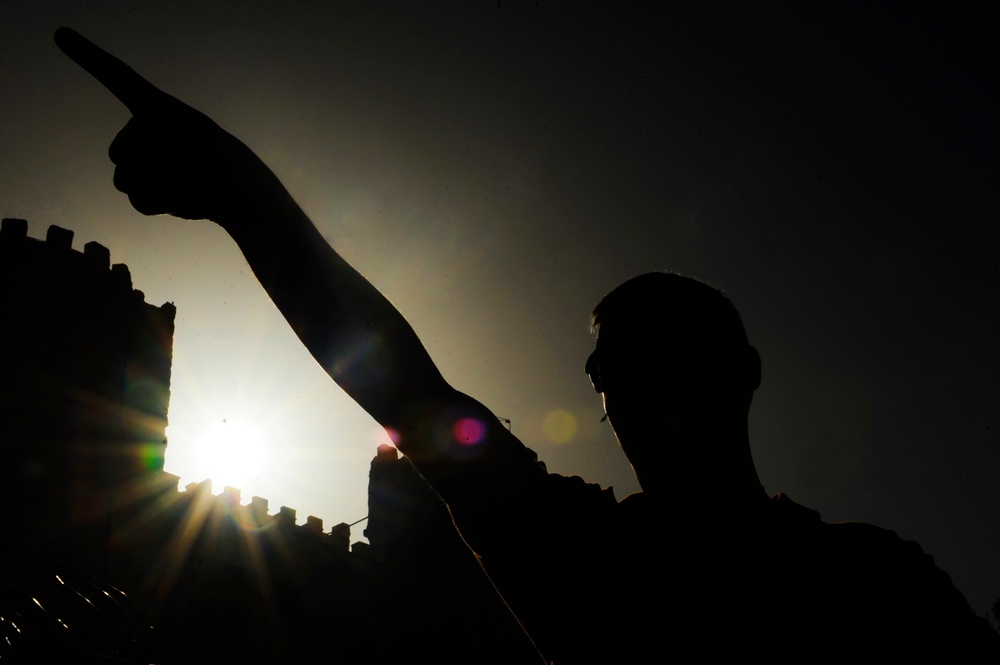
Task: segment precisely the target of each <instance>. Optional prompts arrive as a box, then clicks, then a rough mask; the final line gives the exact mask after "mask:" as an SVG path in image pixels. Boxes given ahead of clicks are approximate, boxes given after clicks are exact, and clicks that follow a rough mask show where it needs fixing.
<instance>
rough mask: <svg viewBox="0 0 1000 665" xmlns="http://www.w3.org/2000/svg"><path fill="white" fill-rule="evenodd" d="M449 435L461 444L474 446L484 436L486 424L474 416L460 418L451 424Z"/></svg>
mask: <svg viewBox="0 0 1000 665" xmlns="http://www.w3.org/2000/svg"><path fill="white" fill-rule="evenodd" d="M451 435H452V436H453V437H454V438H455V440H456V441H458V442H459V443H461V444H464V445H467V446H474V445H476V444H477V443H479V442H480V441H482V440H483V437H485V436H486V425H484V424H483V423H482V422H481V421H479V420H477V419H475V418H462V419H461V420H458V421H456V422H455V424H454V425H453V426H452V428H451Z"/></svg>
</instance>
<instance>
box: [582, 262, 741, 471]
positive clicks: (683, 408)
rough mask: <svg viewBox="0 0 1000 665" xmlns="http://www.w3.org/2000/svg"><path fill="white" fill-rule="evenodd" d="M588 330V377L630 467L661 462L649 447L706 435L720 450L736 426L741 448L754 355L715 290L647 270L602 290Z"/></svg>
mask: <svg viewBox="0 0 1000 665" xmlns="http://www.w3.org/2000/svg"><path fill="white" fill-rule="evenodd" d="M591 326H592V330H594V331H595V332H596V333H597V349H596V350H595V351H594V353H593V354H592V355H591V357H590V358H589V359H588V361H587V373H588V374H589V375H590V377H591V380H592V381H593V382H594V387H595V388H596V389H597V391H598V392H600V393H602V394H603V397H604V406H605V409H606V410H607V413H608V417H609V418H610V420H611V424H612V426H613V427H614V429H615V433H616V435H617V436H618V440H619V442H620V443H621V444H622V448H623V449H624V450H625V453H626V455H628V457H629V459H630V460H631V461H632V464H633V466H634V467H636V471H637V473H639V472H640V469H639V465H640V464H648V463H653V462H654V460H655V462H656V463H660V462H663V461H664V451H662V450H660V451H657V452H653V449H654V448H657V447H662V445H663V444H664V443H667V444H670V443H685V442H690V443H692V444H694V443H700V442H703V440H704V439H706V438H711V439H713V441H715V443H714V444H713V445H712V446H711V447H712V448H716V447H718V448H720V449H721V448H724V447H725V446H726V445H729V444H730V443H731V442H730V441H729V439H732V438H734V434H733V433H734V432H736V431H738V428H739V427H742V430H743V438H742V445H743V446H744V447H745V446H746V438H745V430H746V414H747V410H748V409H749V406H750V401H751V398H752V396H753V391H754V390H756V388H757V386H758V385H759V383H760V357H759V356H758V355H757V352H756V350H755V349H754V348H753V347H751V346H750V345H749V344H748V343H747V335H746V331H745V330H744V328H743V322H742V320H741V319H740V315H739V313H738V312H737V311H736V308H735V307H733V304H732V303H731V302H730V301H729V299H728V298H727V297H726V296H725V295H723V293H722V292H721V291H719V290H717V289H715V288H713V287H711V286H709V285H707V284H705V283H704V282H700V281H698V280H695V279H691V278H689V277H683V276H681V275H677V274H674V273H666V272H654V273H646V274H643V275H639V276H638V277H635V278H633V279H630V280H629V281H627V282H625V283H624V284H622V285H621V286H619V287H618V288H616V289H615V290H613V291H612V292H611V293H609V294H608V295H607V296H605V297H604V299H603V300H601V302H600V303H599V304H598V305H597V307H595V308H594V312H593V315H592V317H591ZM664 439H666V441H664ZM719 439H725V440H719ZM671 440H673V441H671ZM677 440H679V441H677ZM654 441H655V442H656V443H654ZM688 450H690V447H689V448H688ZM709 452H710V451H708V450H700V451H691V453H690V454H691V455H693V456H696V455H698V454H703V455H707V454H709ZM718 452H719V451H718V450H716V451H715V453H718ZM715 453H713V454H715ZM677 454H678V453H677V451H676V450H674V451H672V452H671V457H672V458H673V459H676V455H677ZM646 460H648V461H646ZM640 476H641V474H640ZM641 480H642V478H641V477H640V481H641Z"/></svg>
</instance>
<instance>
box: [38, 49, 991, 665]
mask: <svg viewBox="0 0 1000 665" xmlns="http://www.w3.org/2000/svg"><path fill="white" fill-rule="evenodd" d="M56 39H57V42H58V44H59V46H60V47H61V48H62V49H63V50H64V51H65V52H66V53H67V54H68V55H69V56H70V57H71V58H73V59H74V60H75V61H76V62H77V63H79V64H80V65H81V66H82V67H84V68H85V69H86V70H87V71H88V72H90V73H91V74H92V75H94V76H95V77H96V78H97V79H98V80H99V81H100V82H101V83H103V84H104V85H105V86H106V87H107V88H108V89H109V90H110V91H111V92H112V93H113V94H114V95H115V96H116V97H118V98H119V99H120V100H121V101H122V102H123V103H124V104H125V105H126V106H127V107H128V108H129V109H130V110H131V111H132V113H133V118H132V119H131V120H130V121H129V122H128V124H127V125H126V126H125V128H124V129H123V130H122V131H121V133H119V135H118V137H117V138H116V139H115V140H114V142H113V143H112V145H111V148H110V151H109V153H110V156H111V159H112V161H113V162H114V163H115V164H116V169H115V186H116V187H117V188H118V189H119V190H121V191H123V192H125V193H126V194H127V195H128V197H129V200H130V201H131V202H132V204H133V205H134V206H135V208H136V209H137V210H139V211H140V212H142V213H144V214H149V215H152V214H162V213H169V214H173V215H176V216H179V217H184V218H188V219H202V218H207V219H211V220H213V221H215V222H216V223H218V224H219V225H220V226H222V227H223V228H224V229H226V231H228V232H229V234H230V235H231V236H232V237H233V239H234V240H235V241H236V243H237V244H238V245H239V247H240V249H241V250H242V251H243V254H244V256H245V257H246V259H247V261H248V262H249V264H250V266H251V268H252V269H253V271H254V273H255V274H256V276H257V277H258V279H259V280H260V282H261V284H263V286H264V288H265V289H266V290H267V292H268V294H269V295H270V296H271V298H272V299H273V300H274V302H275V304H276V305H277V306H278V308H279V309H280V310H281V312H282V314H283V315H284V316H285V318H286V319H287V320H288V322H289V323H290V324H291V326H292V328H293V329H294V330H295V332H296V334H297V335H298V336H299V338H300V339H301V340H302V341H303V343H304V344H305V345H306V347H307V348H308V349H309V351H310V352H311V353H312V354H313V356H314V357H315V358H316V360H317V361H318V362H319V363H320V364H321V365H322V366H323V367H324V368H325V369H326V371H327V372H328V373H329V374H330V376H331V377H332V378H333V379H334V380H335V381H336V382H337V383H338V384H339V385H340V386H341V387H342V388H343V389H344V390H345V391H346V392H347V393H348V394H349V395H350V396H351V397H352V398H353V399H355V400H356V401H357V402H358V403H359V404H360V405H361V406H362V407H363V408H364V409H365V410H366V411H367V412H368V413H369V414H371V415H372V416H373V417H374V418H375V419H376V420H377V421H378V422H379V423H381V424H382V425H383V426H385V427H386V428H391V429H392V430H394V431H395V432H397V433H398V435H399V438H398V443H399V447H400V449H401V450H402V451H403V452H405V453H406V455H408V456H409V457H410V459H411V460H413V462H414V463H415V464H416V466H417V468H418V469H419V470H420V472H421V473H422V474H423V475H424V477H425V478H426V479H427V480H428V481H429V482H430V484H431V485H432V486H433V487H434V488H435V489H436V490H437V492H438V493H439V494H440V496H441V497H442V498H443V499H444V500H445V502H446V503H447V504H448V506H449V507H450V508H451V511H452V513H453V515H454V518H455V522H456V524H457V525H458V527H459V529H460V530H461V532H462V534H463V536H464V537H465V538H466V540H467V542H468V543H469V544H470V546H471V547H472V548H473V549H474V550H475V551H476V552H477V553H478V554H480V555H481V556H482V560H483V563H484V566H485V567H486V569H487V571H488V572H489V574H490V576H491V577H492V578H493V580H494V581H495V582H496V584H497V587H498V588H499V590H500V591H501V593H502V594H503V596H504V598H505V599H506V600H507V601H508V602H509V604H510V606H511V607H512V608H513V610H514V612H515V613H516V614H517V616H518V617H519V618H520V619H521V621H522V623H523V624H524V626H525V627H526V628H527V630H528V632H529V633H530V634H531V635H532V636H533V638H534V639H535V641H536V643H537V644H538V646H539V648H540V649H541V651H542V653H543V654H545V656H546V658H548V659H551V660H553V661H554V662H555V663H557V665H559V664H561V663H576V662H602V663H603V662H633V661H638V660H639V659H642V660H647V659H650V658H654V657H656V656H658V655H660V656H663V657H664V658H666V657H667V654H669V655H670V656H673V657H681V658H685V659H689V658H697V659H699V660H701V659H707V658H710V657H712V656H713V655H717V656H723V657H737V656H738V657H746V655H747V654H749V653H751V652H752V653H758V654H767V655H768V656H770V657H772V659H773V658H780V657H784V658H785V659H786V660H789V659H791V660H817V659H819V660H826V659H828V658H833V657H847V656H849V657H858V656H859V655H862V654H864V656H871V655H881V656H886V657H889V656H899V655H916V654H921V655H931V656H946V655H956V654H957V655H972V654H980V653H983V652H984V651H989V650H990V649H994V650H995V648H996V645H995V642H996V641H997V639H996V638H997V636H996V634H995V633H994V632H993V631H992V629H991V628H990V627H989V626H988V625H987V624H986V623H985V622H984V621H982V620H979V619H977V618H976V617H974V615H973V613H972V611H971V610H970V609H969V606H968V604H967V603H966V602H965V599H964V598H963V597H962V596H961V594H960V593H959V592H958V591H957V590H956V589H955V588H954V586H953V585H952V584H951V581H950V579H949V578H948V576H947V575H946V574H945V573H944V572H942V571H941V570H939V569H938V568H936V567H935V566H934V565H933V562H932V561H931V559H930V557H928V556H926V555H925V554H923V552H922V551H921V550H920V548H919V547H918V546H917V545H916V544H914V543H908V542H904V541H901V540H900V539H899V538H897V537H896V536H895V534H893V533H892V532H889V531H885V530H883V529H880V528H878V527H874V526H871V525H865V524H842V525H832V524H825V523H823V522H821V521H820V519H819V516H818V514H816V513H815V512H813V511H811V510H809V509H806V508H803V507H801V506H798V505H796V504H794V503H793V502H791V501H790V500H788V499H786V498H783V497H781V496H780V495H779V496H778V497H775V498H774V499H769V498H767V496H766V495H765V494H764V491H763V489H762V487H761V484H760V481H759V480H758V478H757V473H756V470H755V468H754V465H753V460H752V458H751V455H750V447H749V441H748V437H747V412H748V409H749V407H750V403H751V399H752V397H753V393H754V391H755V390H756V388H757V387H758V385H759V383H760V358H759V356H758V354H757V352H756V350H755V349H754V348H753V347H752V346H750V345H749V344H748V343H747V337H746V333H745V332H744V330H743V324H742V322H741V321H740V318H739V315H738V314H737V313H736V310H735V309H734V308H733V306H732V305H731V304H730V302H729V301H728V299H726V298H725V296H723V295H722V294H721V293H720V292H719V291H717V290H715V289H713V288H711V287H709V286H707V285H705V284H703V283H700V282H697V281H695V280H691V279H688V278H684V277H680V276H677V275H672V274H666V273H652V274H647V275H641V276H639V277H637V278H635V279H633V280H630V281H629V282H626V283H625V284H623V285H621V286H619V287H618V288H617V289H615V290H614V291H612V292H611V293H610V294H609V295H608V296H607V297H605V298H604V300H603V301H602V302H601V303H600V304H599V305H598V306H597V308H596V309H595V311H594V314H593V326H594V329H595V330H596V331H597V334H598V337H597V348H596V350H595V351H594V353H593V354H592V355H591V357H590V359H589V360H588V361H587V372H588V373H589V374H590V376H591V379H592V380H593V382H594V386H595V388H596V389H597V391H598V392H599V393H601V394H602V396H603V399H604V405H605V409H606V412H607V415H608V418H609V420H610V422H611V425H612V427H613V428H614V431H615V435H616V436H617V438H618V440H619V442H620V443H621V446H622V449H623V450H624V451H625V454H626V455H627V456H628V458H629V460H630V461H631V463H632V465H633V468H634V469H635V472H636V475H637V477H638V479H639V482H640V484H641V486H642V489H643V491H642V493H640V494H637V495H633V496H630V497H628V498H626V499H625V500H624V501H622V502H621V503H618V502H617V501H616V499H615V497H614V496H613V494H612V493H611V491H610V490H602V489H600V488H599V487H597V486H596V485H588V484H586V483H584V482H583V481H582V480H581V479H579V478H576V477H573V478H567V477H562V476H558V475H553V474H547V473H546V472H545V471H544V469H543V468H542V467H541V466H539V465H538V464H537V463H536V462H535V460H534V459H533V457H532V455H531V453H530V452H529V451H528V450H527V449H525V447H524V446H523V445H522V444H521V443H520V442H519V441H518V440H517V439H515V438H514V437H513V436H512V435H511V434H510V433H509V432H508V431H507V430H506V429H505V428H504V427H503V426H502V425H501V424H500V423H499V421H498V420H497V419H496V418H495V417H494V416H493V415H492V414H491V413H490V412H489V410H488V409H486V407H484V406H483V405H482V404H480V403H479V402H477V401H476V400H474V399H472V398H471V397H469V396H467V395H464V394H462V393H460V392H458V391H457V390H455V389H454V388H452V387H451V386H450V385H449V384H448V383H447V382H446V381H445V380H444V378H443V377H442V376H441V374H440V372H439V371H438V369H437V367H436V366H435V365H434V363H433V362H432V360H431V359H430V357H429V356H428V354H427V352H426V351H425V350H424V348H423V346H422V345H421V343H420V341H419V340H418V339H417V337H416V335H415V333H414V332H413V330H412V329H411V328H410V326H409V324H407V322H406V321H405V320H404V319H403V317H402V316H401V315H400V314H399V312H397V311H396V309H395V308H394V307H393V306H392V305H391V304H390V303H389V302H388V301H387V300H386V299H385V298H384V297H383V296H382V295H381V294H380V293H379V292H378V291H377V290H376V289H375V287H373V286H372V285H371V284H370V283H368V282H367V281H366V280H365V279H364V278H363V277H362V276H361V275H360V274H358V272H357V271H355V270H354V269H353V268H352V267H351V266H350V265H349V264H348V263H347V262H346V261H344V260H343V259H342V258H341V257H340V256H339V255H338V254H337V253H336V252H335V251H334V250H333V249H331V248H330V246H329V245H328V244H327V243H326V242H325V241H324V240H323V238H322V237H321V236H320V234H319V233H318V231H317V230H316V229H315V227H314V226H313V225H312V223H311V222H310V221H309V219H308V218H307V217H306V216H305V214H304V213H303V212H302V211H301V210H300V209H299V207H298V206H297V205H296V203H295V202H294V201H293V200H292V197H291V196H290V195H289V194H288V192H287V191H286V190H285V189H284V187H283V186H282V185H281V183H280V182H279V181H278V180H277V178H276V177H275V176H274V175H273V174H272V173H271V171H270V170H269V169H268V168H267V167H266V166H265V165H264V164H263V163H262V162H261V161H260V160H259V159H258V158H257V157H256V156H255V155H254V154H253V153H252V152H251V151H250V150H249V149H248V148H247V147H246V146H244V145H243V144H242V143H240V142H239V141H238V140H237V139H235V138H233V137H232V136H230V135H229V134H227V133H226V132H224V131H223V130H222V129H220V128H219V127H218V126H217V125H215V123H213V122H212V121H211V120H209V119H208V118H207V117H205V116H204V115H202V114H201V113H198V112H197V111H195V110H193V109H191V108H190V107H188V106H186V105H185V104H183V103H181V102H179V101H178V100H176V99H175V98H173V97H170V96H168V95H166V94H164V93H163V92H161V91H159V90H158V89H156V88H155V87H154V86H152V85H151V84H150V83H148V82H146V81H145V80H143V79H142V78H141V77H139V76H138V75H137V74H136V73H135V72H133V71H132V70H131V69H129V68H128V67H127V66H125V65H124V64H123V63H121V62H120V61H118V60H116V59H115V58H113V57H111V56H109V55H108V54H106V53H104V52H103V51H101V50H100V49H98V48H97V47H95V46H93V45H92V44H90V43H89V42H87V41H86V40H84V39H83V38H81V37H80V36H79V35H77V34H76V33H73V32H72V31H69V30H66V29H63V30H60V31H59V32H58V33H57V35H56ZM357 348H364V349H366V353H365V354H363V355H359V354H355V353H353V351H354V350H355V349H357ZM348 359H351V361H350V362H347V360H348ZM470 421H474V422H476V423H478V424H479V425H480V427H465V426H463V423H468V422H470ZM612 529H615V530H616V531H622V530H624V531H626V532H627V533H629V534H630V539H629V540H628V541H627V542H622V543H619V542H616V541H614V540H613V539H612V538H611V537H609V535H608V533H609V531H611V530H612ZM401 620H405V618H401ZM441 630H442V631H447V626H442V628H441ZM994 652H995V651H994Z"/></svg>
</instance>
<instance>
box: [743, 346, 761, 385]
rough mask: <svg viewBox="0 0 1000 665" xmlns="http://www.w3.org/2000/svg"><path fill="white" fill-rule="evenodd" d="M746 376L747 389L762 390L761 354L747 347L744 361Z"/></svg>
mask: <svg viewBox="0 0 1000 665" xmlns="http://www.w3.org/2000/svg"><path fill="white" fill-rule="evenodd" d="M744 368H745V369H744V376H746V379H747V388H749V389H750V390H751V391H754V390H757V388H760V354H759V353H757V349H755V348H754V347H752V346H750V345H747V349H746V354H745V359H744Z"/></svg>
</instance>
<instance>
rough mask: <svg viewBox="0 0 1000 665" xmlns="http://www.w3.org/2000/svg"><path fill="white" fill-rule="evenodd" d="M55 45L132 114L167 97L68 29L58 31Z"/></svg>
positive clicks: (119, 61)
mask: <svg viewBox="0 0 1000 665" xmlns="http://www.w3.org/2000/svg"><path fill="white" fill-rule="evenodd" d="M55 40H56V45H57V46H58V47H59V48H60V49H62V52H63V53H65V54H66V55H68V56H69V57H70V59H71V60H72V61H73V62H75V63H76V64H78V65H80V66H81V67H83V68H84V69H85V70H86V71H87V72H88V73H89V74H90V75H91V76H93V77H94V78H96V79H97V80H98V81H100V83H101V84H102V85H103V86H104V87H105V88H107V89H108V90H109V91H110V92H111V94H112V95H114V96H115V97H117V98H118V100H119V101H120V102H121V103H122V104H124V105H125V106H126V107H127V108H128V110H129V111H131V112H132V114H133V115H138V114H139V113H141V112H143V111H150V110H153V109H154V108H156V107H158V106H160V105H161V104H162V101H163V99H164V98H165V97H167V95H166V94H165V93H164V92H162V91H161V90H160V89H159V88H157V87H156V86H155V85H153V84H152V83H150V82H149V81H147V80H146V79H144V78H142V77H141V76H139V75H138V74H136V73H135V70H133V69H132V68H131V67H129V66H128V65H126V64H125V63H124V62H122V61H121V60H119V59H118V58H116V57H114V56H113V55H111V54H110V53H108V52H107V51H105V50H104V49H102V48H100V47H99V46H97V45H96V44H94V43H93V42H91V41H90V40H89V39H87V38H86V37H84V36H83V35H81V34H80V33H78V32H76V31H75V30H71V29H70V28H59V29H58V30H56V34H55Z"/></svg>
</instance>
